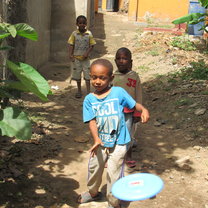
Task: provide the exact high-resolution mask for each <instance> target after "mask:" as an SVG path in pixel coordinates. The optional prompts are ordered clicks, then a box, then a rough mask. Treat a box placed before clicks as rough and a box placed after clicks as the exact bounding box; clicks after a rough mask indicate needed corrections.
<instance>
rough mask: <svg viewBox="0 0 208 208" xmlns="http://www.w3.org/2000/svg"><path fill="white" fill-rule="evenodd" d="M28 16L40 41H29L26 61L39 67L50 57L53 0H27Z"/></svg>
mask: <svg viewBox="0 0 208 208" xmlns="http://www.w3.org/2000/svg"><path fill="white" fill-rule="evenodd" d="M27 18H28V23H29V24H30V25H31V26H32V27H33V28H35V30H36V31H37V32H38V41H37V42H35V41H30V40H28V41H27V44H26V53H25V62H26V63H28V64H31V65H32V66H34V67H39V66H41V65H43V64H45V63H46V62H47V61H48V60H49V58H50V26H51V0H44V1H43V0H35V1H34V0H27Z"/></svg>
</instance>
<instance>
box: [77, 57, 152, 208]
mask: <svg viewBox="0 0 208 208" xmlns="http://www.w3.org/2000/svg"><path fill="white" fill-rule="evenodd" d="M90 76H91V83H92V86H93V87H94V88H95V91H94V92H93V93H90V94H88V95H87V96H86V97H85V99H84V103H83V120H84V122H86V123H89V128H90V132H91V134H92V137H93V140H94V144H93V146H92V148H91V149H90V153H91V156H90V160H89V170H88V183H87V186H88V190H89V191H87V192H85V193H82V194H80V195H79V198H78V202H79V203H86V202H90V201H96V200H99V199H100V198H101V193H100V192H99V187H100V185H101V182H102V174H103V170H104V168H105V163H106V162H107V164H108V165H107V199H108V204H109V205H108V207H109V208H113V207H114V208H119V207H120V201H119V200H118V199H116V198H115V197H114V196H113V195H112V193H111V188H112V185H113V183H115V182H116V181H117V180H118V179H119V178H121V177H122V176H123V167H124V158H125V155H126V152H127V149H128V144H129V142H130V141H131V138H130V135H129V132H128V129H127V127H126V123H125V117H124V113H123V109H124V107H128V108H129V109H132V108H134V107H135V108H136V110H138V111H141V122H143V123H145V122H147V121H148V119H149V112H148V110H147V109H146V108H145V107H143V106H142V105H141V104H139V103H136V102H135V100H134V99H133V98H132V97H131V96H130V95H129V94H128V93H127V92H126V91H125V90H124V89H122V88H121V87H111V81H112V80H113V66H112V64H111V63H110V62H109V61H108V60H106V59H97V60H95V61H94V62H93V63H92V64H91V68H90Z"/></svg>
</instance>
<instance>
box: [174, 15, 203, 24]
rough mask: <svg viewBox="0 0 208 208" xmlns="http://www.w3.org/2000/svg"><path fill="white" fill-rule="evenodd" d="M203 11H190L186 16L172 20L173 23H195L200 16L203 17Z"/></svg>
mask: <svg viewBox="0 0 208 208" xmlns="http://www.w3.org/2000/svg"><path fill="white" fill-rule="evenodd" d="M204 16H205V14H204V13H191V14H188V15H186V16H183V17H180V18H178V19H176V20H174V21H172V23H173V24H181V23H185V22H187V23H189V24H197V23H198V22H199V21H200V20H201V18H202V17H204Z"/></svg>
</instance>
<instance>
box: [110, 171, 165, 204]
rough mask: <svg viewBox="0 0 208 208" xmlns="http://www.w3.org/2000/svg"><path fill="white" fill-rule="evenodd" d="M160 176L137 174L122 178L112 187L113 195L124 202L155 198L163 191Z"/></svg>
mask: <svg viewBox="0 0 208 208" xmlns="http://www.w3.org/2000/svg"><path fill="white" fill-rule="evenodd" d="M163 186H164V183H163V181H162V179H161V178H160V177H159V176H156V175H154V174H150V173H136V174H131V175H128V176H125V177H123V178H120V179H119V180H118V181H116V182H115V183H114V184H113V186H112V190H111V191H112V194H113V195H114V196H115V197H116V198H118V199H120V200H124V201H139V200H144V199H148V198H151V197H154V196H155V195H157V194H158V193H159V192H160V191H161V190H162V189H163Z"/></svg>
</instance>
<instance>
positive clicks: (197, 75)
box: [169, 60, 208, 80]
mask: <svg viewBox="0 0 208 208" xmlns="http://www.w3.org/2000/svg"><path fill="white" fill-rule="evenodd" d="M177 78H180V79H182V80H208V65H207V64H206V63H205V62H204V60H201V61H199V62H191V63H190V66H189V67H184V68H182V69H180V70H179V71H178V72H176V73H173V74H170V75H169V79H170V80H173V79H177Z"/></svg>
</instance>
